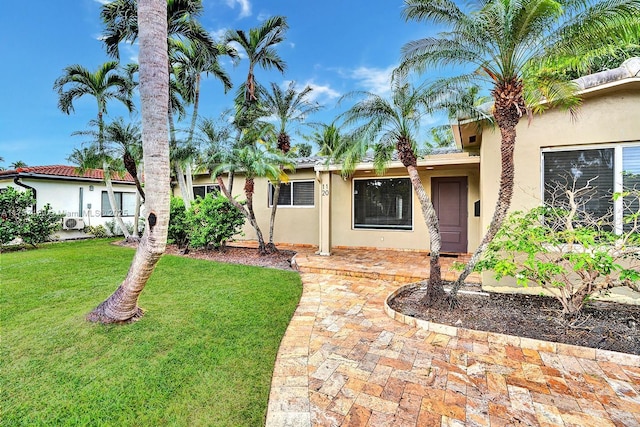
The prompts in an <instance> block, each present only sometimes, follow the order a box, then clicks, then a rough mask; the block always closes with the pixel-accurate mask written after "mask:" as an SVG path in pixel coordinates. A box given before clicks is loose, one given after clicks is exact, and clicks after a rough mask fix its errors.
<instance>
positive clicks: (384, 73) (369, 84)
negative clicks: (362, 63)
mask: <svg viewBox="0 0 640 427" xmlns="http://www.w3.org/2000/svg"><path fill="white" fill-rule="evenodd" d="M394 68H395V66H393V65H392V66H389V67H387V68H384V69H380V68H369V67H359V68H356V69H355V70H351V71H350V72H349V73H348V77H349V78H351V79H354V80H357V81H358V82H357V85H358V86H360V87H362V88H363V89H364V90H366V91H367V92H373V93H375V94H378V95H385V94H387V93H389V92H390V91H391V74H392V73H393V70H394Z"/></svg>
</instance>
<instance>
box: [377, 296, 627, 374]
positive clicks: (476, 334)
mask: <svg viewBox="0 0 640 427" xmlns="http://www.w3.org/2000/svg"><path fill="white" fill-rule="evenodd" d="M420 286H421V285H420V284H419V283H411V284H409V285H404V286H401V287H400V288H398V289H396V290H395V291H393V292H391V293H390V294H389V296H388V297H387V298H386V299H385V301H384V312H385V313H386V314H387V316H389V317H391V318H392V319H394V320H397V321H398V322H401V323H404V324H407V325H409V326H412V327H417V328H420V329H424V330H426V331H431V332H435V333H438V334H443V335H449V336H452V337H459V338H464V339H473V340H477V341H485V342H489V343H497V344H507V345H512V346H514V347H520V348H526V349H530V350H536V351H544V352H547V353H554V354H562V355H566V356H575V357H580V358H583V359H588V360H594V361H599V362H613V363H617V364H619V365H625V366H632V367H633V366H640V355H635V354H628V353H620V352H617V351H611V350H602V349H597V348H590V347H581V346H577V345H572V344H564V343H556V342H552V341H543V340H538V339H533V338H526V337H518V336H515V335H506V334H500V333H497V332H486V331H477V330H474V329H466V328H459V327H457V326H450V325H443V324H440V323H435V322H430V321H427V320H422V319H417V318H415V317H413V316H409V315H406V314H402V313H400V312H399V311H396V310H394V309H393V308H391V307H390V306H389V300H390V299H392V298H394V297H395V296H397V295H398V294H400V293H401V292H403V291H405V290H408V289H415V288H419V287H420Z"/></svg>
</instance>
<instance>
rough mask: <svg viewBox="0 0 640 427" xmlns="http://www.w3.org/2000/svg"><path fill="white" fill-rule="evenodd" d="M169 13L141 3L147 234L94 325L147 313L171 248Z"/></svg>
mask: <svg viewBox="0 0 640 427" xmlns="http://www.w3.org/2000/svg"><path fill="white" fill-rule="evenodd" d="M166 13H167V7H166V1H165V0H140V1H139V4H138V17H139V22H140V23H141V25H140V56H139V58H140V101H141V104H142V145H143V152H144V156H143V157H144V160H143V162H144V164H145V177H146V179H145V189H146V196H147V198H146V203H145V206H146V226H145V231H144V234H143V236H142V239H141V241H140V244H139V245H138V249H137V251H136V253H135V256H134V258H133V261H132V263H131V267H130V268H129V272H128V273H127V276H126V278H125V279H124V281H123V282H122V284H120V286H119V287H118V288H117V289H116V291H115V292H114V293H113V294H112V295H111V296H110V297H108V298H107V299H106V300H105V301H104V302H102V303H101V304H100V305H98V307H96V308H95V309H94V310H93V311H92V312H91V313H89V315H88V316H87V319H88V320H89V321H93V322H102V323H122V322H130V321H135V320H137V319H139V318H140V317H141V316H142V315H143V313H144V312H143V310H142V309H141V308H140V307H138V296H139V295H140V293H141V292H142V290H143V289H144V286H145V285H146V283H147V280H148V279H149V277H150V276H151V273H152V272H153V270H154V268H155V266H156V264H157V262H158V260H159V259H160V256H161V255H162V254H163V253H164V251H165V248H166V245H167V229H168V226H169V191H168V189H169V141H168V133H167V110H168V106H169V73H168V69H167V57H168V55H167V25H166V22H167V15H166Z"/></svg>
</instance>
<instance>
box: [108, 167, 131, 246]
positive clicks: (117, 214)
mask: <svg viewBox="0 0 640 427" xmlns="http://www.w3.org/2000/svg"><path fill="white" fill-rule="evenodd" d="M102 171H103V173H104V183H105V185H106V186H107V196H108V197H109V204H110V205H111V212H112V213H113V220H114V221H115V222H116V224H117V225H118V228H119V229H120V231H122V235H123V236H124V239H125V240H126V241H127V242H129V241H131V240H132V239H131V234H130V233H129V230H128V229H127V226H126V225H125V224H124V221H123V220H122V217H121V216H120V210H119V209H118V205H117V204H116V195H115V194H114V192H113V183H112V182H111V172H110V171H109V165H108V163H107V162H106V161H103V162H102Z"/></svg>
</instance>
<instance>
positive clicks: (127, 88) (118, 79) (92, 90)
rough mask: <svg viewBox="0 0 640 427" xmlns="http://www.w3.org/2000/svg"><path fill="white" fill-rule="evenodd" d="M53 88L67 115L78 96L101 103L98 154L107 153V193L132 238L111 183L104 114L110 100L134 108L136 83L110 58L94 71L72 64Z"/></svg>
mask: <svg viewBox="0 0 640 427" xmlns="http://www.w3.org/2000/svg"><path fill="white" fill-rule="evenodd" d="M53 87H54V89H55V90H57V91H58V108H60V110H61V111H62V112H63V113H65V114H71V112H73V111H74V107H73V103H74V101H76V100H77V99H79V98H82V97H84V96H90V97H93V98H95V100H96V103H97V106H98V115H97V119H96V124H97V126H98V132H97V135H96V136H97V139H96V144H97V149H98V153H99V154H100V155H104V161H103V163H102V169H103V171H104V179H105V184H106V185H107V195H108V197H109V203H110V204H111V207H112V211H113V217H114V219H115V221H116V223H117V224H118V227H119V228H120V230H121V231H122V233H123V234H124V236H125V239H127V240H130V239H131V235H130V233H129V231H128V230H127V227H126V226H125V224H124V222H123V221H122V218H121V217H120V213H119V212H118V209H117V205H116V198H115V194H114V192H113V185H112V183H111V173H110V171H109V162H108V161H107V156H106V154H105V144H104V115H105V114H106V113H107V102H108V101H110V100H117V101H120V102H121V103H123V104H124V105H125V106H126V107H127V109H128V110H129V111H133V109H134V106H133V101H132V100H131V97H132V91H133V88H134V83H133V82H132V81H131V79H129V78H128V76H127V75H125V74H122V73H120V72H119V70H118V62H117V61H107V62H105V63H104V64H102V65H101V66H99V67H98V69H97V70H96V71H95V72H91V71H89V70H88V69H86V68H85V67H83V66H81V65H77V64H75V65H70V66H68V67H66V68H65V69H64V73H63V75H62V76H60V77H59V78H58V79H56V81H55V83H54V85H53Z"/></svg>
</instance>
